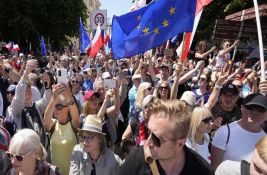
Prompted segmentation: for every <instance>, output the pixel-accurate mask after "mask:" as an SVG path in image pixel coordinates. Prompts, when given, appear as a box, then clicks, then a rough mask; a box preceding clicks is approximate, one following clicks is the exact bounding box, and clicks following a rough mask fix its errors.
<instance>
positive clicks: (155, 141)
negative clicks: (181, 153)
mask: <svg viewBox="0 0 267 175" xmlns="http://www.w3.org/2000/svg"><path fill="white" fill-rule="evenodd" d="M148 134H149V137H151V140H152V142H153V144H154V145H155V146H156V147H161V145H162V144H164V143H165V142H169V141H176V139H173V140H167V141H164V140H162V139H161V138H160V137H159V136H157V135H156V134H154V133H153V132H151V131H150V130H149V131H148Z"/></svg>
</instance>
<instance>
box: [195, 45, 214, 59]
mask: <svg viewBox="0 0 267 175" xmlns="http://www.w3.org/2000/svg"><path fill="white" fill-rule="evenodd" d="M215 49H216V46H213V47H212V48H211V49H210V50H208V51H207V52H205V53H202V54H201V53H199V52H196V54H195V57H196V58H199V59H203V58H205V57H206V56H208V55H209V54H210V53H211V52H213V51H214V50H215Z"/></svg>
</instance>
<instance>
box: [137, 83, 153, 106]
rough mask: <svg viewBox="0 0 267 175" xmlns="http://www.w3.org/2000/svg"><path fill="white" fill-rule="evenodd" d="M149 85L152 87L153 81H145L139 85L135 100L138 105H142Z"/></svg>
mask: <svg viewBox="0 0 267 175" xmlns="http://www.w3.org/2000/svg"><path fill="white" fill-rule="evenodd" d="M149 87H151V83H148V82H143V83H141V84H140V85H139V86H138V90H137V94H136V100H135V105H136V106H138V107H142V105H143V99H144V98H145V90H146V89H147V88H149Z"/></svg>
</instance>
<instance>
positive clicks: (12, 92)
mask: <svg viewBox="0 0 267 175" xmlns="http://www.w3.org/2000/svg"><path fill="white" fill-rule="evenodd" d="M6 94H7V95H8V94H11V95H15V91H9V92H6Z"/></svg>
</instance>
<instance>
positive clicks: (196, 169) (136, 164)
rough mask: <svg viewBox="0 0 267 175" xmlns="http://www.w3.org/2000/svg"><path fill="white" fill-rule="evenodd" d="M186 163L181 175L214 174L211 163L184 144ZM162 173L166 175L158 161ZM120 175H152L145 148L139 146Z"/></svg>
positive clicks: (123, 166) (127, 160)
mask: <svg viewBox="0 0 267 175" xmlns="http://www.w3.org/2000/svg"><path fill="white" fill-rule="evenodd" d="M184 151H185V165H184V167H183V170H182V172H181V173H180V174H179V175H214V171H213V169H212V167H211V166H210V164H209V163H208V162H207V161H206V160H205V159H203V158H202V157H201V156H200V155H198V154H197V153H196V152H195V151H193V150H191V149H190V148H187V147H186V146H184ZM157 165H158V170H159V173H160V175H165V172H164V170H163V169H162V168H161V167H160V164H159V163H158V162H157ZM118 174H119V175H125V174H127V175H152V172H151V170H150V167H149V164H148V163H146V162H145V160H144V148H143V146H140V147H138V148H137V149H136V150H135V152H134V153H132V154H131V155H130V156H129V157H128V158H127V159H126V161H125V162H124V164H123V165H122V166H121V168H120V171H119V173H118Z"/></svg>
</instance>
